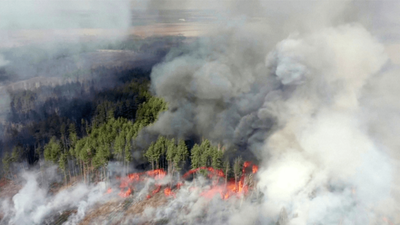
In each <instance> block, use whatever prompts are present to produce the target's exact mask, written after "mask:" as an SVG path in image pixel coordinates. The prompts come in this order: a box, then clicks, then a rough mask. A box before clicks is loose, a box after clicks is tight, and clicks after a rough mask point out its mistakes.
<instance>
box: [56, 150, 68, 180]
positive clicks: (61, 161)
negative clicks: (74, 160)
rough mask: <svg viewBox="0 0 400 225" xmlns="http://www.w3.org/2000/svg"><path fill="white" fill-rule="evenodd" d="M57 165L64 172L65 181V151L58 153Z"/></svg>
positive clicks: (65, 178)
mask: <svg viewBox="0 0 400 225" xmlns="http://www.w3.org/2000/svg"><path fill="white" fill-rule="evenodd" d="M58 167H60V169H61V170H62V171H63V173H64V182H65V183H67V171H66V170H67V153H62V154H61V155H60V159H59V160H58Z"/></svg>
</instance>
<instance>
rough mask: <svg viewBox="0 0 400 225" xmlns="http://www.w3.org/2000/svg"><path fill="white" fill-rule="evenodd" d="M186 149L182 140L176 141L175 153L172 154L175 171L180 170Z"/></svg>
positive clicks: (186, 152)
mask: <svg viewBox="0 0 400 225" xmlns="http://www.w3.org/2000/svg"><path fill="white" fill-rule="evenodd" d="M188 154H189V153H188V150H187V147H186V144H185V141H184V140H180V141H179V143H178V149H177V153H176V154H175V156H174V165H175V167H176V170H177V171H180V170H181V167H182V163H183V162H184V161H185V160H186V158H187V156H188Z"/></svg>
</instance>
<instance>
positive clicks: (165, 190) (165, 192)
mask: <svg viewBox="0 0 400 225" xmlns="http://www.w3.org/2000/svg"><path fill="white" fill-rule="evenodd" d="M164 195H165V196H166V197H168V196H174V198H175V197H176V196H175V193H174V192H172V191H171V188H170V187H167V188H165V189H164Z"/></svg>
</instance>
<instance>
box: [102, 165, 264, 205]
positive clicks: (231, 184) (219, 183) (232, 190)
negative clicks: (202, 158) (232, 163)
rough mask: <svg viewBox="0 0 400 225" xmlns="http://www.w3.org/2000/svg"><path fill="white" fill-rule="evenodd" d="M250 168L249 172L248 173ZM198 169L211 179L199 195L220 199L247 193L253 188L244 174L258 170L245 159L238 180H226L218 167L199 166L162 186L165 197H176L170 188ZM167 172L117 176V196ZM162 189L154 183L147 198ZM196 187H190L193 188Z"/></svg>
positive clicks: (158, 171) (129, 193) (155, 171)
mask: <svg viewBox="0 0 400 225" xmlns="http://www.w3.org/2000/svg"><path fill="white" fill-rule="evenodd" d="M249 168H251V172H250V173H249V171H250V169H249ZM200 171H202V172H204V173H206V174H207V178H209V179H211V180H212V185H211V187H210V188H209V189H208V190H205V191H203V192H202V193H201V194H200V196H203V197H205V198H213V197H214V196H215V195H218V194H219V195H220V196H221V199H224V200H226V199H228V198H230V197H232V196H236V197H238V198H240V197H243V196H245V195H247V194H248V192H249V190H250V189H252V188H253V186H251V185H249V182H248V181H247V182H246V176H248V174H253V175H252V176H254V174H256V173H257V172H258V166H257V165H254V164H253V163H252V162H249V161H246V162H244V163H243V167H242V175H241V177H240V178H239V179H238V180H236V181H235V180H234V179H230V180H229V181H227V180H226V178H227V177H226V176H225V173H224V172H223V171H222V170H220V169H214V168H212V167H199V168H196V169H192V170H189V171H188V172H186V173H185V174H184V175H183V176H182V179H183V180H182V181H180V182H178V183H177V184H175V185H174V186H167V187H165V188H164V191H163V192H164V195H165V196H166V197H174V198H175V197H176V195H175V193H174V192H173V191H172V189H176V190H178V189H180V187H181V186H182V185H184V182H185V181H184V180H186V179H188V178H189V176H191V175H194V174H197V173H199V172H200ZM166 175H167V173H166V172H165V171H164V170H163V169H156V170H150V171H146V172H141V173H131V174H128V175H127V176H126V177H123V178H117V179H118V180H120V185H119V188H120V193H119V196H121V197H123V198H126V197H129V196H131V195H132V194H133V191H134V185H135V184H138V183H140V182H143V181H145V180H146V179H148V178H153V179H154V180H156V181H157V180H161V179H163V178H164V177H165V176H166ZM161 189H162V185H159V184H156V185H155V188H154V189H153V191H151V193H149V194H148V195H147V199H149V198H151V197H152V196H154V195H155V194H157V193H158V192H160V191H161ZM194 189H196V188H192V189H191V190H194ZM111 192H112V189H111V188H109V189H108V190H107V193H111Z"/></svg>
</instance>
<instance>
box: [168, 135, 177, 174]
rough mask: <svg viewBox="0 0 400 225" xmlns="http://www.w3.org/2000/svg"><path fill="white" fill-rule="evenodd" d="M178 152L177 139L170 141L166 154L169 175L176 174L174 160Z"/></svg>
mask: <svg viewBox="0 0 400 225" xmlns="http://www.w3.org/2000/svg"><path fill="white" fill-rule="evenodd" d="M176 152H177V148H176V145H175V139H172V140H169V141H168V142H167V153H166V158H167V161H168V173H169V174H172V175H173V172H174V165H173V160H174V157H175V154H176Z"/></svg>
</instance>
